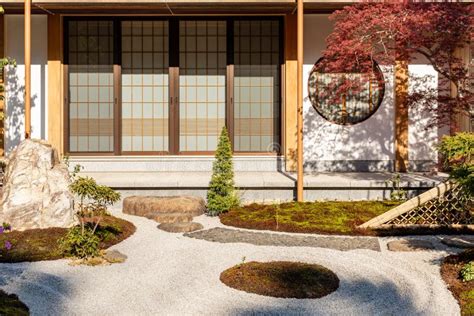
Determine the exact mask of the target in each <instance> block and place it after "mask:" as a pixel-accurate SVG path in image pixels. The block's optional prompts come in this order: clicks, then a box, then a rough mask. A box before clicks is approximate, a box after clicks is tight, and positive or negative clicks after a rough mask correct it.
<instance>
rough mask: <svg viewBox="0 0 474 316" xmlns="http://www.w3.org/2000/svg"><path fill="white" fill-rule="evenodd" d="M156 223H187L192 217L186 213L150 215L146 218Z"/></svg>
mask: <svg viewBox="0 0 474 316" xmlns="http://www.w3.org/2000/svg"><path fill="white" fill-rule="evenodd" d="M146 217H147V218H149V219H152V220H154V221H155V222H158V223H189V222H192V221H193V216H192V215H190V214H186V213H151V214H148V215H147V216H146Z"/></svg>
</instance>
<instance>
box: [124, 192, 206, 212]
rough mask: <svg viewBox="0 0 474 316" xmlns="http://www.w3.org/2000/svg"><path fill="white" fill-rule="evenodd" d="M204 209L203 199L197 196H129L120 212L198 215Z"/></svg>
mask: <svg viewBox="0 0 474 316" xmlns="http://www.w3.org/2000/svg"><path fill="white" fill-rule="evenodd" d="M205 209H206V203H205V202H204V199H203V198H201V197H197V196H164V197H161V196H129V197H126V198H125V199H124V200H123V209H122V212H123V213H125V214H130V215H136V216H143V217H149V216H151V215H150V214H162V213H184V214H189V215H192V216H198V215H202V214H203V213H204V211H205Z"/></svg>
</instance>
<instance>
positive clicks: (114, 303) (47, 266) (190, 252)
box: [0, 212, 460, 316]
mask: <svg viewBox="0 0 474 316" xmlns="http://www.w3.org/2000/svg"><path fill="white" fill-rule="evenodd" d="M116 213H117V215H119V214H120V212H116ZM120 216H123V217H124V218H126V219H127V220H130V221H132V222H133V223H135V225H136V226H137V232H136V233H135V234H134V235H133V236H132V237H130V238H129V239H127V240H125V241H124V242H122V243H120V244H118V245H116V246H115V247H113V248H114V249H117V250H119V251H121V252H122V253H124V254H126V255H127V256H128V259H127V261H126V262H125V263H123V264H114V265H110V266H98V267H88V266H70V265H68V261H67V260H57V261H43V262H34V263H21V264H0V271H1V275H0V287H1V288H2V289H4V290H6V291H8V292H12V293H16V294H18V295H19V297H20V299H21V300H22V301H23V302H25V303H26V304H27V305H28V306H29V308H30V311H31V313H32V314H33V315H240V314H285V315H288V314H297V315H301V314H305V315H306V314H312V315H443V316H449V315H459V313H460V311H459V307H458V305H457V303H456V301H455V299H454V298H453V296H452V295H451V294H450V292H449V291H448V290H447V288H446V285H445V284H444V282H443V281H442V279H441V276H440V273H439V264H440V261H439V260H440V259H441V258H443V257H444V256H446V255H447V254H448V253H447V252H446V248H440V249H439V250H437V251H423V252H414V253H395V252H389V251H387V250H386V246H385V245H386V242H387V240H389V239H382V238H381V239H380V241H381V246H382V248H383V249H382V252H375V251H371V250H353V251H345V252H341V251H337V250H332V249H322V248H309V247H266V246H265V247H263V246H253V245H250V244H242V243H238V244H220V243H212V242H207V241H203V240H196V239H192V238H187V237H184V236H182V235H181V234H171V233H166V232H163V231H160V230H158V229H157V228H156V226H157V224H156V223H154V222H153V221H150V220H147V219H145V218H140V217H134V216H126V215H121V214H120ZM198 220H199V221H200V222H201V223H203V224H204V225H205V227H213V226H219V224H218V220H217V219H215V218H206V217H204V216H202V217H200V218H199V219H198ZM392 239H393V238H392ZM440 247H441V246H440ZM243 257H245V258H246V261H253V260H256V261H268V260H294V261H302V262H310V263H318V264H322V265H324V266H326V267H327V268H329V269H331V270H333V271H334V272H335V273H336V274H337V275H338V277H339V279H340V287H339V289H338V290H337V291H335V292H334V293H332V294H330V295H328V296H326V297H323V298H320V299H304V300H297V299H278V298H269V297H264V296H259V295H255V294H248V293H245V292H241V291H237V290H234V289H231V288H229V287H227V286H225V285H224V284H222V283H221V282H220V281H219V275H220V272H221V271H223V270H225V269H227V268H229V267H231V266H233V265H235V264H237V263H240V262H241V261H242V258H243Z"/></svg>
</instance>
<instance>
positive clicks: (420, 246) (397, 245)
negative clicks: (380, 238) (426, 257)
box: [387, 239, 435, 251]
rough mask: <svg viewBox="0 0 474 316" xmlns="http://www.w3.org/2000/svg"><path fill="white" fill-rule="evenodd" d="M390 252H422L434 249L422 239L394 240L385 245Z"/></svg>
mask: <svg viewBox="0 0 474 316" xmlns="http://www.w3.org/2000/svg"><path fill="white" fill-rule="evenodd" d="M387 248H388V250H390V251H423V250H432V249H435V246H434V245H433V243H432V242H431V241H428V240H422V239H410V240H394V241H390V242H388V243H387Z"/></svg>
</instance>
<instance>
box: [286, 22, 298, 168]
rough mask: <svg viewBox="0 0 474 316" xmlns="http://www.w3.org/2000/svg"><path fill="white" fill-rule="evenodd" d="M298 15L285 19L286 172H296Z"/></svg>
mask: <svg viewBox="0 0 474 316" xmlns="http://www.w3.org/2000/svg"><path fill="white" fill-rule="evenodd" d="M296 32H297V29H296V14H287V15H286V17H285V92H284V96H285V112H284V113H285V115H284V119H285V122H284V126H285V129H284V131H285V138H284V140H285V141H284V146H285V147H284V148H285V158H286V170H287V171H296V151H297V149H296V148H297V142H296V131H297V128H296V116H297V113H296V111H297V107H298V106H297V102H298V100H297V93H298V84H297V77H298V62H297V59H296V58H297V56H296V55H297V53H296Z"/></svg>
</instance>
